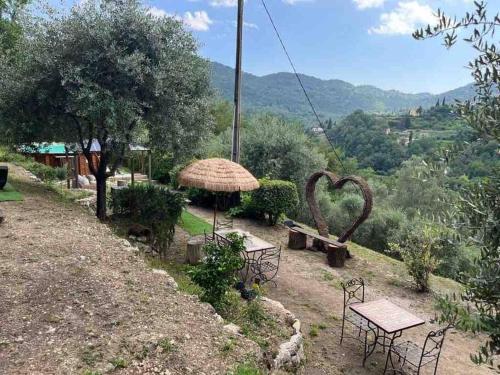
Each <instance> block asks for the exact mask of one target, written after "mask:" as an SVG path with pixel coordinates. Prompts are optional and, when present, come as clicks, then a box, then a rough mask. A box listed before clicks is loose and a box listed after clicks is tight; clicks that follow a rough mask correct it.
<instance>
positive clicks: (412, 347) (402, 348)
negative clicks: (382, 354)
mask: <svg viewBox="0 0 500 375" xmlns="http://www.w3.org/2000/svg"><path fill="white" fill-rule="evenodd" d="M449 328H450V326H448V327H445V328H441V329H439V330H437V331H431V332H429V334H428V335H427V337H426V339H425V342H424V346H423V347H420V346H419V345H418V344H415V343H414V342H412V341H405V342H401V343H392V344H391V347H390V349H389V354H388V356H387V360H386V362H385V369H384V374H385V373H386V372H387V371H391V370H392V373H393V374H396V373H400V374H405V373H407V372H404V369H405V365H406V366H407V368H408V370H409V371H411V372H412V373H415V374H417V375H418V374H420V370H421V369H422V367H424V366H427V365H431V364H432V365H434V375H436V372H437V368H438V363H439V356H440V355H441V349H442V347H443V342H444V337H445V335H446V331H447V330H448V329H449ZM393 354H394V356H395V357H396V358H397V360H398V361H397V362H398V364H397V366H398V368H396V367H395V365H394V361H393V357H392V355H393ZM389 362H390V366H391V368H388V366H389Z"/></svg>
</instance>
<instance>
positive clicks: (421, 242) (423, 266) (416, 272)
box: [389, 225, 441, 292]
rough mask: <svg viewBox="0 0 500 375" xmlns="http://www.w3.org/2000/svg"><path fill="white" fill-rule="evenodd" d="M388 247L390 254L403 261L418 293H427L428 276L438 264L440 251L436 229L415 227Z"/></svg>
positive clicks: (426, 226)
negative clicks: (437, 256)
mask: <svg viewBox="0 0 500 375" xmlns="http://www.w3.org/2000/svg"><path fill="white" fill-rule="evenodd" d="M389 246H390V250H391V252H394V253H397V254H399V255H400V256H401V258H402V259H403V262H404V263H405V266H406V269H407V270H408V273H409V274H410V276H411V277H412V278H413V280H414V281H415V284H416V286H417V289H418V291H420V292H427V291H428V290H429V276H430V274H431V273H432V272H433V271H434V270H435V269H436V268H437V266H438V264H439V261H438V259H437V258H436V253H438V252H439V251H440V250H441V243H440V239H439V234H438V233H437V231H436V229H435V228H433V227H431V226H430V225H423V226H417V227H415V228H414V229H413V230H412V231H408V232H406V233H405V234H404V235H403V236H402V238H399V240H398V242H397V243H390V244H389Z"/></svg>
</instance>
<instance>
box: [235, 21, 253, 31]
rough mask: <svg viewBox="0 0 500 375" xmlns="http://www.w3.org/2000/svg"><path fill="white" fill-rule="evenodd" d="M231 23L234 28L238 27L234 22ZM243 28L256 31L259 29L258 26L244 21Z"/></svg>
mask: <svg viewBox="0 0 500 375" xmlns="http://www.w3.org/2000/svg"><path fill="white" fill-rule="evenodd" d="M231 23H232V24H233V26H234V27H236V26H238V24H237V22H236V21H231ZM243 27H247V28H249V29H256V30H258V29H259V26H258V25H257V24H255V23H252V22H245V21H243Z"/></svg>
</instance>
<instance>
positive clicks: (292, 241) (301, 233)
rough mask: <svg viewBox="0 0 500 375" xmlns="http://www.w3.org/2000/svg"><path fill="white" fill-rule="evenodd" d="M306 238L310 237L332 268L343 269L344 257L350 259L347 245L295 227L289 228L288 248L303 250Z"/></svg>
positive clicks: (305, 245)
mask: <svg viewBox="0 0 500 375" xmlns="http://www.w3.org/2000/svg"><path fill="white" fill-rule="evenodd" d="M307 237H312V238H313V239H314V242H315V245H316V247H318V248H319V249H320V250H321V251H324V252H326V253H327V259H328V264H329V265H330V266H332V267H343V266H344V262H345V259H346V257H348V258H349V257H350V255H349V252H348V251H347V244H345V243H342V242H338V241H335V240H332V239H331V238H326V237H324V236H321V235H319V234H318V233H312V232H309V231H307V230H305V229H303V228H301V227H295V226H294V227H290V228H289V232H288V248H290V249H294V250H300V249H305V248H306V247H307Z"/></svg>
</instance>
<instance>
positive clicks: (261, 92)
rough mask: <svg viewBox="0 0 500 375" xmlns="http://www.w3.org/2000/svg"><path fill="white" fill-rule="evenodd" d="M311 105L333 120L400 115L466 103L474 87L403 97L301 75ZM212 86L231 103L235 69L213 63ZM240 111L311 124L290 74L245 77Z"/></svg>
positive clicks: (404, 95)
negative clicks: (362, 115) (360, 115)
mask: <svg viewBox="0 0 500 375" xmlns="http://www.w3.org/2000/svg"><path fill="white" fill-rule="evenodd" d="M301 79H302V81H303V83H304V86H305V87H306V89H307V91H308V93H309V95H310V97H311V100H312V102H313V103H314V105H315V106H316V108H317V110H318V112H319V113H320V115H321V117H323V118H328V117H331V118H333V119H336V118H339V117H343V116H346V115H348V114H350V113H352V112H353V111H355V110H357V109H361V110H363V111H366V112H399V111H403V110H408V109H411V108H417V107H419V106H422V107H424V108H428V107H431V106H433V105H434V104H436V101H437V100H438V99H439V100H440V101H441V100H442V99H443V98H446V101H447V102H448V103H450V102H452V101H453V100H454V99H460V100H463V99H467V98H471V97H472V96H473V95H474V88H473V85H472V84H470V85H467V86H464V87H460V88H457V89H455V90H452V91H448V92H444V93H442V94H439V95H433V94H429V93H421V94H405V93H402V92H400V91H396V90H382V89H379V88H377V87H374V86H368V85H361V86H354V85H352V84H350V83H348V82H345V81H341V80H338V79H332V80H322V79H319V78H315V77H311V76H307V75H301ZM212 86H213V87H214V89H215V90H216V91H217V92H218V93H219V94H220V95H221V96H222V97H223V98H225V99H228V100H232V99H233V95H234V94H233V90H234V69H233V68H230V67H228V66H225V65H222V64H220V63H217V62H213V63H212ZM242 96H243V109H244V110H246V111H257V110H259V111H262V110H263V111H272V112H276V113H280V114H284V115H286V116H290V117H297V118H301V119H303V120H307V121H309V120H312V119H313V115H312V113H311V110H310V107H309V105H308V103H307V101H306V98H305V97H304V94H303V93H302V90H301V88H300V86H299V85H298V82H297V79H296V77H295V75H293V74H292V73H275V74H269V75H265V76H262V77H259V76H256V75H253V74H249V73H244V75H243V91H242Z"/></svg>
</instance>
